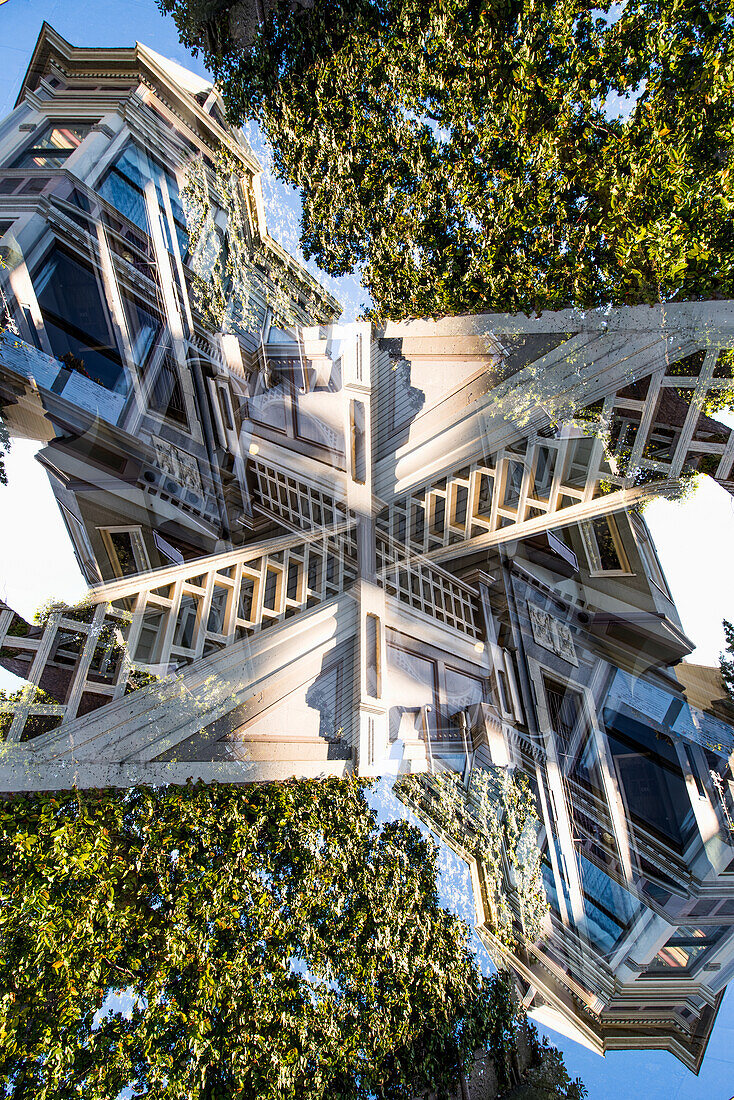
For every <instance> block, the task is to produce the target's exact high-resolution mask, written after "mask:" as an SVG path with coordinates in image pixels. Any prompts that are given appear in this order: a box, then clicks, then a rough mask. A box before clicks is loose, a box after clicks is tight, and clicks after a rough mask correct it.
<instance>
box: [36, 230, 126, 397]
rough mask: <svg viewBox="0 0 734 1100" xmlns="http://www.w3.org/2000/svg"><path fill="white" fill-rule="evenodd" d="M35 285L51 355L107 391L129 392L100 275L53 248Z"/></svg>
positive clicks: (38, 274)
mask: <svg viewBox="0 0 734 1100" xmlns="http://www.w3.org/2000/svg"><path fill="white" fill-rule="evenodd" d="M33 288H34V290H35V292H36V297H37V299H38V304H39V306H40V308H41V313H42V315H43V323H44V328H45V330H46V335H47V336H48V339H49V341H50V344H51V349H52V351H53V354H54V355H56V356H57V357H58V358H59V359H61V361H62V362H63V363H64V364H65V365H66V367H67V368H68V369H69V370H74V371H77V372H78V373H80V374H82V375H84V376H86V377H87V378H91V379H92V381H94V382H97V383H98V384H99V385H101V386H104V387H105V389H108V390H112V391H113V392H115V393H125V392H127V380H126V378H125V372H124V368H123V365H122V360H121V359H120V353H119V351H118V348H117V341H116V339H115V335H114V330H113V327H112V321H111V318H110V315H109V311H108V309H107V304H106V301H105V296H104V292H103V289H102V286H101V281H100V277H98V276H97V275H96V274H95V272H93V271H92V270H91V268H88V267H87V266H86V265H84V264H82V263H80V262H79V260H77V259H76V258H74V257H72V256H70V255H69V254H68V253H67V252H64V251H62V250H61V249H60V248H58V247H55V248H54V249H53V250H52V251H51V253H50V254H49V256H48V258H47V259H46V261H45V262H44V263H43V264H42V266H41V268H40V269H39V270H38V271H37V272H36V274H35V275H34V276H33Z"/></svg>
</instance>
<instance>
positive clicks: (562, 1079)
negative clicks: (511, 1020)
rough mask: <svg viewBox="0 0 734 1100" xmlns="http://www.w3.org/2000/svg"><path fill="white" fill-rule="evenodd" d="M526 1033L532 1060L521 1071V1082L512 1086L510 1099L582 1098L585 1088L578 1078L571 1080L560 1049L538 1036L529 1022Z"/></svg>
mask: <svg viewBox="0 0 734 1100" xmlns="http://www.w3.org/2000/svg"><path fill="white" fill-rule="evenodd" d="M526 1035H527V1038H528V1041H529V1044H530V1047H531V1050H532V1062H531V1065H530V1067H529V1068H528V1070H527V1072H526V1073H525V1074H524V1080H523V1083H522V1084H521V1085H520V1087H519V1088H517V1089H513V1091H512V1100H549V1098H550V1097H558V1098H559V1100H584V1097H585V1096H587V1095H588V1094H587V1090H586V1088H585V1086H584V1084H583V1082H582V1081H581V1080H580V1078H578V1077H577V1078H576V1080H575V1081H572V1080H571V1078H570V1077H569V1075H568V1072H567V1070H566V1067H565V1065H564V1063H563V1056H562V1054H561V1052H560V1051H559V1050H558V1049H557V1048H556V1047H554V1046H551V1044H550V1043H549V1042H548V1040H547V1039H546V1038H543V1040H542V1042H541V1041H540V1039H539V1037H538V1032H537V1030H536V1029H535V1028H534V1027H533V1026H532V1024H526Z"/></svg>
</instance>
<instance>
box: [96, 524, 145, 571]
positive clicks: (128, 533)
mask: <svg viewBox="0 0 734 1100" xmlns="http://www.w3.org/2000/svg"><path fill="white" fill-rule="evenodd" d="M99 530H100V534H101V535H102V541H103V542H104V544H105V549H106V550H107V555H108V557H109V559H110V565H111V566H112V572H113V573H114V574H115V576H116V577H129V576H131V575H133V574H135V573H145V572H147V571H148V570H149V569H150V561H149V559H148V552H147V550H146V549H145V543H144V542H143V536H142V532H141V530H140V528H139V527H100V529H99Z"/></svg>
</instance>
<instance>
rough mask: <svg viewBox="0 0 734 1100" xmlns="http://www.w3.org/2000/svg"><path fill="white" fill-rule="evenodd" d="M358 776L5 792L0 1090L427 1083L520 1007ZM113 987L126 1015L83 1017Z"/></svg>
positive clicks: (362, 1093)
mask: <svg viewBox="0 0 734 1100" xmlns="http://www.w3.org/2000/svg"><path fill="white" fill-rule="evenodd" d="M362 788H363V784H361V783H359V782H357V781H354V780H326V781H323V782H319V781H305V782H295V781H291V782H287V783H284V784H280V785H278V784H265V785H258V786H250V787H217V786H211V787H202V786H200V785H199V786H195V787H193V786H191V785H189V786H188V787H186V788H173V787H171V788H165V789H143V788H138V789H133V790H130V791H127V792H124V793H115V792H103V793H91V794H84V795H82V794H81V793H77V792H71V793H63V794H60V795H55V796H49V795H39V796H34V797H32V798H26V797H21V798H17V799H16V800H15V801H13V802H12V803H10V804H6V805H5V806H4V807H3V810H2V813H1V814H0V880H1V882H2V895H3V899H4V904H3V906H2V908H1V909H0V970H1V971H2V979H1V982H0V987H1V988H2V989H3V991H4V992H3V994H2V997H1V999H0V1081H1V1082H2V1083H3V1085H4V1087H5V1090H6V1091H5V1095H8V1096H12V1097H15V1098H19V1097H31V1096H32V1097H33V1098H34V1100H44V1098H51V1097H53V1098H54V1100H64V1098H66V1097H79V1096H84V1097H85V1098H87V1100H95V1098H99V1100H109V1097H111V1096H116V1095H117V1093H118V1092H119V1090H120V1089H121V1088H123V1087H124V1086H126V1085H128V1084H131V1085H132V1086H133V1087H134V1089H135V1090H136V1094H137V1095H146V1096H151V1097H152V1096H155V1097H156V1098H164V1097H165V1098H168V1097H170V1098H174V1097H175V1098H181V1100H184V1098H186V1100H190V1098H194V1100H195V1098H199V1097H201V1098H207V1100H210V1098H214V1097H222V1098H223V1100H224V1098H225V1097H226V1098H230V1097H235V1096H241V1097H258V1100H268V1098H273V1100H275V1098H276V1097H277V1098H278V1100H282V1098H287V1097H299V1098H307V1097H329V1098H330V1100H331V1098H338V1097H367V1096H370V1095H375V1094H377V1095H380V1096H384V1097H402V1096H405V1095H412V1094H414V1093H420V1092H421V1091H422V1090H424V1089H426V1088H429V1087H430V1088H432V1089H434V1090H437V1092H438V1094H439V1095H444V1087H445V1086H450V1085H452V1084H453V1083H455V1081H456V1079H457V1073H458V1071H459V1067H462V1068H464V1069H465V1070H467V1069H468V1068H469V1066H470V1064H471V1060H472V1052H473V1051H474V1050H476V1049H477V1048H478V1047H479V1046H480V1045H482V1044H483V1042H484V1041H485V1040H486V1039H487V1037H489V1039H490V1042H491V1049H492V1051H493V1053H494V1054H496V1056H497V1057H498V1059H499V1061H500V1062H503V1061H506V1058H507V1055H508V1051H509V1050H510V1049H511V1046H512V1042H513V1034H514V1027H515V1020H516V1012H515V1008H514V1005H513V1003H512V1000H511V997H510V994H509V988H508V986H507V984H506V983H505V982H504V981H503V980H502V979H499V978H495V979H492V980H486V979H483V978H481V976H480V975H479V972H478V970H477V968H476V965H475V963H474V961H473V958H472V956H471V954H470V952H469V949H468V946H467V935H468V930H467V928H466V926H465V925H463V923H462V922H460V921H459V920H458V919H457V918H456V917H454V916H453V915H451V914H449V913H447V912H446V911H444V910H442V909H441V908H440V907H439V905H438V901H437V895H436V867H435V851H434V850H433V848H432V846H431V845H429V844H428V843H426V841H424V840H423V839H422V838H421V836H420V834H419V832H418V830H416V829H415V828H413V827H411V826H409V825H408V824H407V823H406V822H402V821H398V822H392V823H390V824H388V825H386V826H384V827H383V828H382V829H381V830H378V829H377V827H376V825H375V820H374V815H373V814H372V812H371V811H370V810H369V809H368V807H367V804H366V801H365V799H364V793H363V789H362ZM111 988H114V989H127V990H128V991H129V992H130V994H131V996H132V998H133V1002H134V1007H133V1008H132V1012H131V1019H129V1020H128V1019H125V1018H124V1017H122V1016H120V1015H115V1016H109V1015H108V1016H106V1017H105V1018H103V1019H102V1021H101V1023H100V1024H99V1026H98V1027H97V1028H96V1029H95V1028H94V1026H93V1021H94V1017H95V1012H96V1011H97V1010H98V1009H99V1008H100V1006H101V1005H102V1002H103V1000H104V998H105V994H106V992H107V991H108V990H110V989H111Z"/></svg>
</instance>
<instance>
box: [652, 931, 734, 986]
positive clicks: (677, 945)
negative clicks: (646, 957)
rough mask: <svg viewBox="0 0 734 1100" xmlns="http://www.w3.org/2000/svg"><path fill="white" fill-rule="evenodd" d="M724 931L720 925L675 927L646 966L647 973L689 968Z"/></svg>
mask: <svg viewBox="0 0 734 1100" xmlns="http://www.w3.org/2000/svg"><path fill="white" fill-rule="evenodd" d="M725 932H726V928H724V927H720V926H718V927H717V926H712V927H706V928H695V927H692V926H690V925H686V926H683V927H681V928H678V929H676V931H675V932H674V933H673V935H672V936H671V937H670V939H669V940H668V942H667V943H666V945H665V947H661V948H660V950H659V951H658V953H657V955H656V956H655V958H654V959H653V960H652V962H651V963H650V965H649V966H648V968H647V972H648V974H649V973H651V972H656V971H657V972H660V971H662V972H666V971H673V970H690V968H691V966H692V965H693V964H694V963H695V962H698V961H699V960H700V959H701V958H702V957H703V955H704V954H705V953H706V951H708V949H709V948H711V947H713V946H714V945H715V944H717V943H718V942H719V940H720V939H721V937H722V936H723V935H724V933H725Z"/></svg>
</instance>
